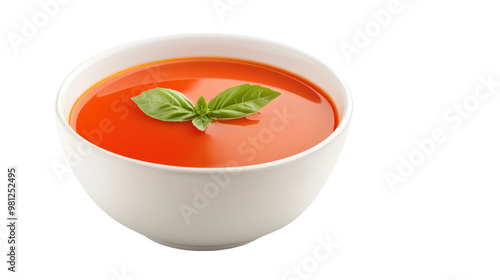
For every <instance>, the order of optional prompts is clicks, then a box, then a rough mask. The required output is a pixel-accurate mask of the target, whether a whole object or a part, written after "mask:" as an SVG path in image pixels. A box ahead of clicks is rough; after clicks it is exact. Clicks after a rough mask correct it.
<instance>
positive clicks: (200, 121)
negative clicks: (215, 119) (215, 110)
mask: <svg viewBox="0 0 500 280" xmlns="http://www.w3.org/2000/svg"><path fill="white" fill-rule="evenodd" d="M210 122H212V119H210V118H209V117H208V116H197V117H196V118H194V119H193V121H192V123H193V124H194V126H196V128H198V129H199V130H201V131H205V129H206V128H207V126H208V124H209V123H210Z"/></svg>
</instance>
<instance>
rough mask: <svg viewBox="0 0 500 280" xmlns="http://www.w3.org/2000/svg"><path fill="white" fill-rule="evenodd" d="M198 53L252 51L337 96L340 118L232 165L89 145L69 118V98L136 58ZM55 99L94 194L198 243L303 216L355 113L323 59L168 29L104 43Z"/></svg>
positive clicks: (139, 225)
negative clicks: (288, 147)
mask: <svg viewBox="0 0 500 280" xmlns="http://www.w3.org/2000/svg"><path fill="white" fill-rule="evenodd" d="M193 56H218V57H230V58H240V59H246V60H252V61H257V62H262V63H265V64H269V65H273V66H276V67H279V68H281V69H286V70H288V71H290V72H293V73H296V74H298V75H300V76H303V77H305V78H306V79H308V80H310V81H311V82H313V83H314V84H316V85H318V86H319V87H321V88H322V89H323V90H324V91H326V92H327V93H328V94H330V95H331V97H332V99H333V100H334V101H335V103H336V105H337V109H338V112H339V116H340V119H341V122H340V124H339V126H338V128H337V129H336V130H335V131H334V133H333V134H332V135H330V136H329V137H328V138H327V139H325V140H324V141H323V142H321V143H320V144H318V145H316V146H314V147H313V148H311V149H309V150H307V151H305V152H302V153H300V154H297V155H294V156H292V157H288V158H285V159H281V160H278V161H274V162H269V163H264V164H258V165H252V166H243V167H233V168H187V167H176V166H165V165H159V164H153V163H148V162H143V161H138V160H134V159H130V158H126V157H123V156H120V155H117V154H114V153H111V152H109V151H106V150H104V149H101V148H99V147H97V146H95V145H93V144H92V143H90V142H88V141H86V140H85V139H83V138H82V137H80V136H79V135H78V134H76V133H75V131H74V130H73V129H71V128H70V126H69V125H68V117H69V114H70V110H71V107H72V105H73V104H74V103H75V101H76V100H77V99H78V97H79V96H80V95H81V94H82V93H83V92H84V91H85V90H87V89H88V88H89V87H90V86H92V85H93V84H95V83H96V82H98V81H100V80H101V79H103V78H105V77H107V76H109V75H111V74H113V73H116V72H118V71H120V70H123V69H126V68H128V67H132V66H135V65H138V64H143V63H147V62H153V61H158V60H164V59H170V58H181V57H193ZM56 103H57V104H56V113H57V127H58V131H59V135H60V139H61V142H62V145H63V148H64V151H65V154H66V157H67V159H68V161H69V163H70V165H71V167H72V168H73V170H74V173H75V175H76V176H77V178H78V180H79V181H80V183H81V185H82V186H83V187H84V189H85V190H86V191H87V193H88V194H89V195H90V197H91V198H92V199H93V200H94V201H95V203H96V204H97V205H98V206H99V207H101V208H102V209H103V210H104V211H105V212H106V213H107V214H108V215H110V216H111V217H112V218H114V219H115V220H117V221H118V222H120V223H122V224H123V225H125V226H127V227H129V228H130V229H133V230H135V231H137V232H139V233H141V234H143V235H145V236H147V237H149V238H151V239H153V240H155V241H157V242H159V243H162V244H165V245H169V246H172V247H177V248H183V249H193V250H212V249H223V248H230V247H234V246H238V245H241V244H244V243H247V242H250V241H252V240H254V239H257V238H259V237H261V236H263V235H265V234H268V233H270V232H273V231H275V230H277V229H279V228H281V227H283V226H285V225H287V224H288V223H290V222H291V221H293V220H294V219H295V218H297V217H298V216H299V215H300V214H301V213H302V212H303V211H304V210H305V209H306V208H307V207H308V205H309V204H310V203H311V202H312V201H313V199H314V198H315V197H316V195H317V194H318V192H319V191H320V189H321V188H322V186H323V185H324V183H325V181H326V180H327V178H328V177H329V175H330V173H331V171H332V169H333V166H334V165H335V162H336V161H337V159H338V157H339V155H340V151H341V149H342V146H343V144H344V141H345V138H346V135H347V129H348V125H349V122H350V116H351V112H352V99H351V96H350V93H349V92H348V89H347V87H346V86H345V84H344V83H343V82H342V80H341V79H340V78H339V76H338V75H337V74H335V73H334V72H333V71H332V70H331V69H330V68H328V67H327V66H325V65H324V64H323V63H321V62H319V61H318V60H316V59H314V58H312V57H310V56H309V55H306V54H304V53H302V52H300V51H297V50H295V49H292V48H290V47H287V46H283V45H281V44H278V43H275V42H270V41H267V40H262V39H256V38H252V37H245V36H234V35H220V34H192V35H175V36H166V37H160V38H153V39H148V40H143V41H138V42H134V43H129V44H126V45H123V46H120V47H116V48H114V49H111V50H108V51H106V52H104V53H102V54H100V55H98V56H96V57H94V58H92V59H90V60H88V61H87V62H85V63H83V64H82V65H80V66H78V67H77V68H76V69H75V70H74V71H73V72H72V73H71V74H70V75H69V76H68V77H67V78H66V80H65V81H64V83H63V85H62V86H61V89H60V91H59V94H58V97H57V102H56ZM125 141H126V140H125ZM290 141H293V139H291V140H290Z"/></svg>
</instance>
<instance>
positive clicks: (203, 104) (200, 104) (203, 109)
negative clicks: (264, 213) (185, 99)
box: [195, 96, 208, 116]
mask: <svg viewBox="0 0 500 280" xmlns="http://www.w3.org/2000/svg"><path fill="white" fill-rule="evenodd" d="M195 110H196V113H197V114H198V115H199V116H205V115H206V114H207V113H208V104H207V100H205V97H203V96H201V97H200V98H198V101H196V107H195Z"/></svg>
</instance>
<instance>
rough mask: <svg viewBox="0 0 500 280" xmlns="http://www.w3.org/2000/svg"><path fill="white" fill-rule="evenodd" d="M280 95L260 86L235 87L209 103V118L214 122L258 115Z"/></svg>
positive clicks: (243, 85) (245, 85)
mask: <svg viewBox="0 0 500 280" xmlns="http://www.w3.org/2000/svg"><path fill="white" fill-rule="evenodd" d="M279 95H280V93H279V92H277V91H274V90H272V89H269V88H266V87H263V86H260V85H250V84H242V85H238V86H234V87H231V88H228V89H226V90H224V91H223V92H221V93H219V94H218V95H217V96H216V97H214V98H213V99H212V100H210V102H208V109H209V112H208V116H209V117H210V118H211V119H213V120H230V119H238V118H242V117H244V116H248V115H251V114H254V113H257V112H258V111H259V110H260V109H261V108H262V107H264V106H266V105H267V104H268V103H269V102H271V101H272V100H273V99H274V98H276V97H278V96H279Z"/></svg>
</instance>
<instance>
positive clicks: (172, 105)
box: [132, 88, 196, 122]
mask: <svg viewBox="0 0 500 280" xmlns="http://www.w3.org/2000/svg"><path fill="white" fill-rule="evenodd" d="M132 100H133V101H134V102H135V103H136V104H137V105H138V106H139V108H140V109H141V110H142V111H143V112H144V113H145V114H146V115H148V116H150V117H152V118H155V119H158V120H162V121H171V122H182V121H189V120H192V119H194V118H195V117H196V112H195V107H194V105H193V103H191V101H189V99H188V98H187V97H186V96H184V94H182V93H180V92H178V91H175V90H172V89H166V88H155V89H150V90H147V91H144V92H142V93H141V94H139V95H138V96H135V97H132Z"/></svg>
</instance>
